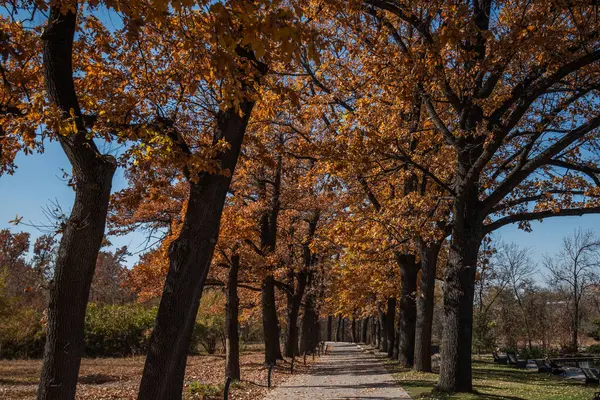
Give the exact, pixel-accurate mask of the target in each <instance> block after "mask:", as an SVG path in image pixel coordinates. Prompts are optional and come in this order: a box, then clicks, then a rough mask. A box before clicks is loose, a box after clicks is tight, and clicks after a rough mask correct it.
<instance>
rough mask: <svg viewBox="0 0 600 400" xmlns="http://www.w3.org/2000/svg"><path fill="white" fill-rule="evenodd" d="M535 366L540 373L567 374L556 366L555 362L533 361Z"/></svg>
mask: <svg viewBox="0 0 600 400" xmlns="http://www.w3.org/2000/svg"><path fill="white" fill-rule="evenodd" d="M533 361H535V365H536V366H537V367H538V372H547V373H549V374H553V375H560V374H562V373H563V372H565V371H564V370H563V369H562V367H561V366H560V365H558V364H555V363H554V362H553V361H548V360H533Z"/></svg>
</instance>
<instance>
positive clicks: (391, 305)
mask: <svg viewBox="0 0 600 400" xmlns="http://www.w3.org/2000/svg"><path fill="white" fill-rule="evenodd" d="M395 315H396V298H395V297H390V298H389V299H388V301H387V313H386V316H385V331H386V336H387V342H388V343H387V346H388V348H387V355H388V357H389V358H392V357H393V355H394V342H395V337H396V332H395V327H394V318H395Z"/></svg>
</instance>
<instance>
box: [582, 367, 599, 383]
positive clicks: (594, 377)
mask: <svg viewBox="0 0 600 400" xmlns="http://www.w3.org/2000/svg"><path fill="white" fill-rule="evenodd" d="M581 370H582V371H583V374H584V375H585V383H586V384H587V383H594V384H598V383H599V382H600V375H599V374H598V371H597V370H596V368H581Z"/></svg>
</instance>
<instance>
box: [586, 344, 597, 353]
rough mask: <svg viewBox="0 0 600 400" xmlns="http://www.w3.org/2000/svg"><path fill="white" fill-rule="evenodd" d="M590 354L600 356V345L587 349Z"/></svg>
mask: <svg viewBox="0 0 600 400" xmlns="http://www.w3.org/2000/svg"><path fill="white" fill-rule="evenodd" d="M587 352H588V353H592V354H600V344H593V345H591V346H589V347H588V348H587Z"/></svg>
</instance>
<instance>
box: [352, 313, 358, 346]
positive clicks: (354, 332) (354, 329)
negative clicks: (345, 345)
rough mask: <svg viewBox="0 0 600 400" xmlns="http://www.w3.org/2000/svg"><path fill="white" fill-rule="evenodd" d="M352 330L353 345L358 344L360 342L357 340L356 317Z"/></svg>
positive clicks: (353, 319)
mask: <svg viewBox="0 0 600 400" xmlns="http://www.w3.org/2000/svg"><path fill="white" fill-rule="evenodd" d="M351 329H352V343H358V340H356V317H355V316H352V325H351Z"/></svg>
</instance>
